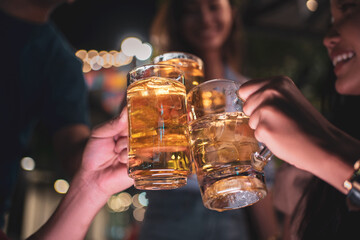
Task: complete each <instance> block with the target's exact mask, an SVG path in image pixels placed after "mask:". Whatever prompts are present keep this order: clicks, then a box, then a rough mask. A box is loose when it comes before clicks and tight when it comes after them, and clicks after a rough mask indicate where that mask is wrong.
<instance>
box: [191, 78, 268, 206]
mask: <svg viewBox="0 0 360 240" xmlns="http://www.w3.org/2000/svg"><path fill="white" fill-rule="evenodd" d="M239 87H240V85H239V84H238V83H235V82H234V81H230V80H225V79H215V80H210V81H207V82H205V83H202V84H200V85H199V86H196V87H194V88H193V89H191V90H190V92H189V93H188V95H187V112H188V121H189V130H190V149H191V154H192V157H193V159H194V161H195V167H196V173H197V178H198V183H199V186H200V192H201V196H202V199H203V203H204V205H205V207H207V208H209V209H213V210H217V211H224V210H230V209H237V208H241V207H245V206H249V205H252V204H254V203H256V202H257V201H259V200H261V199H262V198H264V197H265V196H266V194H267V189H266V185H265V176H264V171H263V168H264V166H265V165H266V163H267V161H269V160H270V158H271V156H272V154H271V152H270V151H269V150H268V149H267V148H266V147H265V146H263V145H262V144H261V143H259V142H257V140H256V139H255V137H254V130H253V129H251V128H250V127H249V125H248V121H249V117H248V116H246V115H245V114H244V113H243V111H242V101H241V100H240V99H239V98H238V96H237V90H238V89H239Z"/></svg>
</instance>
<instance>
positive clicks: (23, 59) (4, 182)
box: [0, 0, 90, 227]
mask: <svg viewBox="0 0 360 240" xmlns="http://www.w3.org/2000/svg"><path fill="white" fill-rule="evenodd" d="M64 2H65V0H0V30H1V38H0V45H1V46H2V53H1V54H2V61H1V64H0V72H1V87H0V106H1V109H2V112H3V114H2V117H1V120H0V132H1V135H2V138H1V147H0V149H1V150H0V152H1V160H0V227H3V226H4V214H5V213H6V212H7V211H8V209H9V207H10V202H11V195H12V193H13V191H14V185H15V182H16V178H17V174H18V168H19V161H20V159H21V157H23V154H24V152H25V150H26V148H27V145H28V142H29V140H30V139H31V134H32V132H33V130H34V128H35V126H36V125H37V124H38V123H39V122H42V123H43V124H44V125H46V127H47V130H48V133H49V134H50V135H51V136H52V141H53V146H54V149H55V152H56V153H57V156H58V157H59V159H61V160H62V163H63V166H64V168H65V170H67V172H68V174H69V176H71V175H72V174H73V173H74V172H75V171H76V170H77V169H78V166H79V165H80V160H81V155H82V151H83V147H84V145H85V143H86V141H87V139H88V137H89V133H90V129H89V119H88V106H87V89H86V85H85V81H84V76H83V73H82V65H81V62H80V61H79V60H78V59H77V58H76V56H75V54H74V51H73V49H72V48H71V47H70V45H69V44H68V43H67V41H66V40H65V39H64V38H63V36H62V35H61V34H60V32H59V31H58V30H57V29H56V28H55V26H54V25H53V24H52V23H51V22H50V21H49V16H50V14H51V12H52V11H53V10H54V9H55V8H56V7H57V6H58V5H60V4H61V3H64ZM68 2H71V1H68Z"/></svg>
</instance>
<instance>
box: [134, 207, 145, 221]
mask: <svg viewBox="0 0 360 240" xmlns="http://www.w3.org/2000/svg"><path fill="white" fill-rule="evenodd" d="M133 216H134V219H135V220H136V221H139V222H142V221H143V220H144V216H145V208H136V209H135V210H134V212H133Z"/></svg>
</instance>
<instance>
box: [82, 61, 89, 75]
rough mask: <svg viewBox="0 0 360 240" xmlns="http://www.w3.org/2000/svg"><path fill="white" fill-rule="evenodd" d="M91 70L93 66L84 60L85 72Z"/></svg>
mask: <svg viewBox="0 0 360 240" xmlns="http://www.w3.org/2000/svg"><path fill="white" fill-rule="evenodd" d="M90 71H91V66H90V64H89V63H88V62H83V72H84V73H88V72H90Z"/></svg>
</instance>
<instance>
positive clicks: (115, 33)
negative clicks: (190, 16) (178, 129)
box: [7, 0, 333, 240]
mask: <svg viewBox="0 0 360 240" xmlns="http://www.w3.org/2000/svg"><path fill="white" fill-rule="evenodd" d="M165 1H166V0H165ZM162 2H163V1H160V0H121V1H119V0H101V1H100V0H97V1H96V0H76V1H75V2H74V3H72V4H65V5H63V6H60V7H59V8H57V9H56V10H55V12H54V13H53V14H52V16H51V19H52V20H53V22H54V23H55V24H56V26H57V27H58V28H59V29H60V31H61V32H62V33H63V35H64V36H65V38H66V39H67V40H68V41H69V42H70V44H71V45H72V46H73V48H74V50H75V52H76V56H78V57H79V58H80V59H81V60H82V61H83V72H84V75H85V79H86V82H87V85H88V88H89V90H90V95H89V103H90V109H89V110H90V115H91V124H92V125H93V126H94V125H97V124H99V123H101V122H103V121H106V120H108V119H110V118H111V117H112V116H114V115H116V114H117V113H118V110H119V105H120V103H121V102H122V100H123V97H124V94H125V91H126V74H127V72H128V71H129V70H131V69H132V68H134V67H135V66H138V65H142V64H146V63H148V62H150V61H151V59H152V57H153V52H154V49H153V47H152V46H151V44H150V43H149V28H150V25H151V22H152V19H153V17H154V16H155V13H156V11H157V9H158V7H159V6H160V4H161V3H162ZM242 2H243V3H242V11H243V24H244V32H245V49H244V60H243V74H244V75H245V76H248V77H250V78H259V77H265V76H274V75H287V76H289V77H291V78H292V79H293V80H294V81H295V83H296V84H297V86H298V87H299V88H300V89H301V90H302V91H303V93H304V94H305V95H306V96H307V97H308V98H309V99H310V101H311V102H312V103H313V104H314V105H315V106H316V107H317V108H319V109H321V108H322V106H321V104H320V102H321V99H322V98H324V96H325V95H326V93H327V91H328V89H327V87H326V86H329V87H330V86H331V85H332V81H333V75H332V68H331V63H330V61H329V60H328V58H327V53H326V50H325V48H324V47H323V45H322V37H323V35H324V33H325V32H326V30H327V28H328V25H329V23H330V14H329V0H291V1H289V0H244V1H242ZM321 110H324V109H321ZM325 110H326V109H325ZM50 142H51V141H49V138H48V136H47V133H46V131H44V130H43V129H42V126H41V125H40V126H38V128H37V130H36V132H35V135H34V137H33V140H32V142H31V146H30V147H29V149H31V150H29V151H28V154H27V156H26V157H24V158H23V159H22V161H21V167H22V169H23V170H22V172H21V176H20V179H19V181H18V184H17V188H16V193H15V198H14V199H15V200H14V203H13V207H12V209H11V213H10V215H9V216H8V220H7V227H8V228H7V229H8V232H11V235H12V236H14V239H16V237H17V238H18V239H24V238H25V237H27V236H29V235H30V234H31V233H33V232H34V231H35V230H36V229H37V228H38V227H39V226H41V225H42V224H43V223H44V222H45V221H46V219H47V218H48V217H49V216H50V215H51V213H52V212H53V211H54V210H55V208H56V206H57V204H58V202H59V201H60V199H61V198H62V196H63V194H64V193H66V191H67V189H68V185H69V183H68V182H69V179H68V178H67V176H66V175H65V174H64V173H63V171H62V169H61V167H60V164H57V163H56V162H57V161H53V158H54V156H53V152H52V149H51V145H50ZM146 206H147V198H146V193H145V192H141V191H139V190H136V189H134V188H130V189H128V190H126V191H124V192H121V193H119V194H116V195H114V196H113V197H112V198H111V199H109V201H108V203H107V205H106V206H104V208H103V209H102V211H101V212H100V213H99V214H98V215H97V216H96V218H95V220H94V222H93V224H92V226H91V228H90V230H89V232H88V234H87V239H109V240H112V239H114V240H115V239H118V240H122V239H124V240H125V239H126V240H129V239H137V233H138V229H139V227H141V222H142V220H143V217H144V213H145V211H146Z"/></svg>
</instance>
